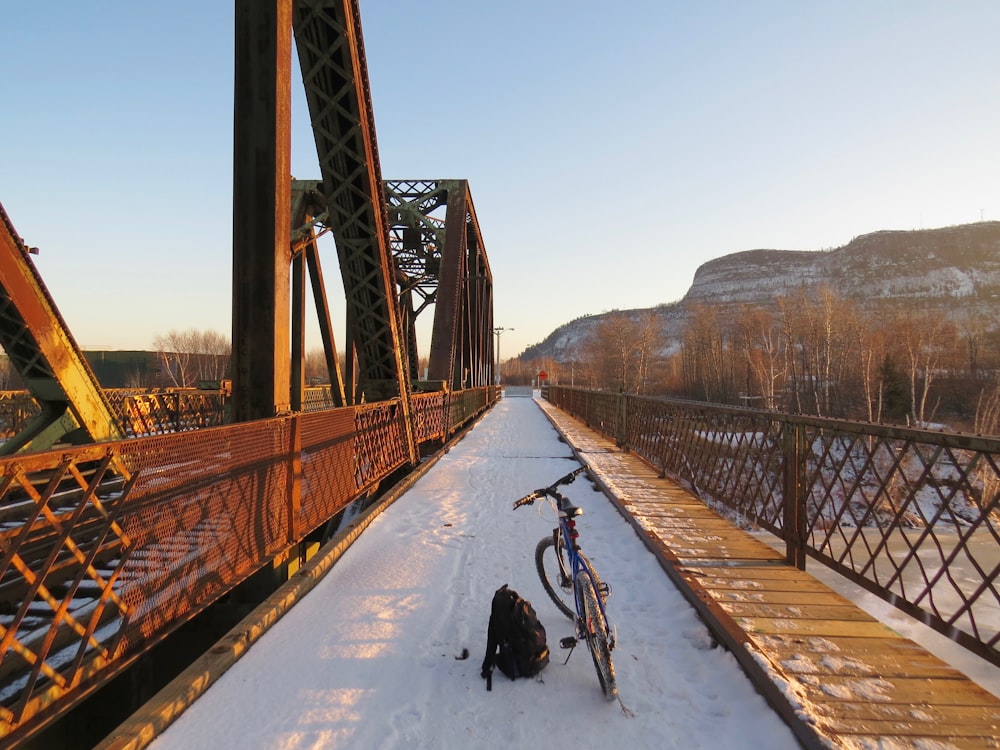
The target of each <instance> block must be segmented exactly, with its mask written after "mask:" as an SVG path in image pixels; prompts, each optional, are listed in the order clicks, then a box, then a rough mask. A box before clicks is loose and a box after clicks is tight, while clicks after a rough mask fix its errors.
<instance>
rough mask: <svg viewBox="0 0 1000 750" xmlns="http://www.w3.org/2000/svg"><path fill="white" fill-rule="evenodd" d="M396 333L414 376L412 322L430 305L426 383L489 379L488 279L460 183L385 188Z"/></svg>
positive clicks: (473, 383)
mask: <svg viewBox="0 0 1000 750" xmlns="http://www.w3.org/2000/svg"><path fill="white" fill-rule="evenodd" d="M385 193H386V201H387V204H388V215H389V227H390V243H391V247H392V256H393V260H394V265H395V271H396V283H397V286H398V289H399V300H400V309H401V310H402V315H403V319H404V326H403V333H404V337H405V341H406V348H407V351H409V352H410V363H411V370H410V374H411V377H413V378H416V377H417V372H416V369H415V359H416V351H417V347H416V328H415V326H416V320H417V318H418V317H419V316H420V314H421V313H423V312H424V311H425V310H426V309H428V307H429V306H430V305H434V310H435V314H434V323H433V329H432V338H431V355H430V363H429V366H428V379H429V380H431V381H441V382H444V383H445V384H446V385H447V386H448V387H449V388H456V389H460V388H462V387H463V386H467V387H479V386H484V385H488V384H489V383H490V382H492V377H493V367H492V362H493V338H492V334H491V332H492V330H493V275H492V273H491V271H490V266H489V260H488V259H487V257H486V251H485V248H484V246H483V240H482V233H481V232H480V230H479V222H478V220H477V219H476V212H475V209H474V208H473V204H472V193H471V192H470V190H469V184H468V182H467V181H466V180H390V181H387V182H386V183H385Z"/></svg>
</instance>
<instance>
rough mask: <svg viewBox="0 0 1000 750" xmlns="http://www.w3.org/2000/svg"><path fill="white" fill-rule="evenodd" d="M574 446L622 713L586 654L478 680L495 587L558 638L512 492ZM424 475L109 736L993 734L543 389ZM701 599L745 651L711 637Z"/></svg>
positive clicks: (867, 622) (690, 738) (185, 740)
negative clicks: (525, 677) (529, 604)
mask: <svg viewBox="0 0 1000 750" xmlns="http://www.w3.org/2000/svg"><path fill="white" fill-rule="evenodd" d="M536 406H537V408H536ZM546 418H547V419H546ZM553 426H554V427H555V428H556V429H555V430H553V429H552V427H553ZM557 431H558V432H557ZM574 457H575V458H576V459H577V460H579V461H581V462H583V463H585V464H586V465H587V466H588V467H589V468H590V470H591V473H592V476H593V477H594V478H595V479H596V480H597V486H595V487H593V488H592V487H591V486H590V485H589V484H587V483H585V482H583V481H581V482H579V483H578V484H574V485H573V486H571V487H570V488H567V490H568V491H569V492H570V495H571V497H572V498H573V500H574V502H575V503H576V504H578V505H580V506H581V507H583V508H584V510H585V515H584V517H583V518H582V519H581V523H584V522H586V523H585V524H584V526H583V527H582V529H583V539H584V540H585V548H586V549H587V551H588V553H590V556H591V558H592V559H593V560H594V561H595V564H596V565H598V567H599V570H600V571H601V574H602V577H604V578H605V579H606V580H608V581H609V582H610V583H611V586H612V595H611V597H610V598H609V602H608V604H609V607H610V611H611V614H612V617H613V619H615V621H616V624H617V626H618V633H619V646H618V648H617V649H616V651H615V652H614V656H615V659H616V667H617V670H618V681H619V687H620V690H621V696H622V701H623V704H624V708H627V709H628V711H627V713H626V712H625V711H623V710H621V709H620V707H619V706H618V705H616V704H607V703H606V702H605V701H604V699H603V696H601V694H600V690H599V687H598V685H597V681H596V679H595V676H594V674H593V671H592V669H591V667H590V664H589V660H588V659H587V654H586V653H583V654H579V653H577V654H576V655H575V656H574V657H572V659H571V660H570V661H569V662H568V663H567V664H563V663H562V659H560V658H558V652H557V657H556V658H554V659H553V661H552V663H551V664H550V666H549V667H548V668H547V669H546V671H545V672H544V673H543V676H542V683H541V684H528V685H522V684H520V683H516V684H511V683H506V682H503V683H502V685H497V686H496V688H495V690H494V692H493V693H487V692H486V691H485V688H484V685H483V681H482V680H481V679H480V677H479V674H478V671H479V663H480V660H481V658H482V657H481V652H482V650H483V646H484V643H485V630H486V621H487V619H488V613H489V601H490V597H491V595H492V591H493V588H495V587H497V586H499V585H500V584H502V583H510V584H511V585H513V586H516V588H517V589H518V590H519V591H522V593H524V594H525V595H527V596H529V597H530V598H531V599H532V600H533V601H534V603H535V605H536V609H537V610H538V612H539V614H540V616H541V617H542V620H543V623H544V624H545V625H546V627H547V629H548V632H549V634H550V638H549V640H550V643H554V642H555V641H556V640H557V639H558V638H559V637H560V636H561V635H562V634H563V633H562V630H561V628H563V629H564V628H566V627H568V624H567V621H565V620H563V619H562V618H561V616H560V615H559V614H558V613H557V611H556V610H555V608H554V607H552V606H551V605H550V603H549V602H548V600H547V599H546V597H545V595H544V593H543V592H542V589H541V587H540V584H538V581H537V578H536V576H535V573H534V565H533V555H532V550H533V548H534V543H535V542H536V541H537V538H538V537H539V536H540V535H544V533H545V531H546V529H547V528H548V526H547V522H540V521H539V519H537V518H535V517H534V515H533V514H531V513H519V514H514V513H512V512H511V508H510V506H511V500H512V499H514V498H516V497H519V496H521V495H523V494H524V493H525V492H527V491H530V489H533V488H534V487H535V486H537V485H542V484H546V483H548V482H549V481H551V479H553V478H554V476H555V475H561V474H562V473H563V472H564V471H565V468H566V466H567V465H570V466H572V465H576V464H575V462H573V463H568V462H567V461H568V460H571V459H573V458H574ZM421 473H422V474H423V476H422V477H421V478H419V479H418V480H417V481H416V482H415V483H407V485H406V487H407V489H406V490H405V494H403V495H402V496H401V497H398V496H394V497H393V498H392V499H391V501H392V502H394V503H395V504H394V505H392V507H391V508H389V509H388V510H387V511H386V515H385V516H384V517H382V518H379V519H378V520H377V521H376V522H377V523H379V524H384V526H382V527H381V528H380V530H379V532H378V533H377V536H378V539H379V540H380V541H381V543H375V542H374V539H373V540H372V543H370V544H369V543H365V544H359V545H357V547H356V548H348V546H349V544H350V541H351V540H352V539H353V538H355V536H356V535H355V534H354V532H345V534H344V535H343V541H342V542H340V543H339V544H334V545H331V547H330V548H328V549H327V550H325V551H323V552H322V553H321V554H320V555H319V556H318V558H317V559H316V561H315V562H313V563H310V564H309V565H308V566H307V568H306V570H304V571H303V573H304V574H306V573H307V575H303V576H302V577H297V578H296V579H293V581H291V582H289V584H286V586H285V587H284V588H283V589H282V590H281V591H279V592H277V593H276V595H275V596H273V597H272V598H271V599H269V600H268V601H267V602H265V603H264V604H263V605H262V606H261V607H259V608H258V609H257V610H256V611H255V612H253V613H252V614H251V615H250V616H249V617H247V618H246V619H245V620H244V621H243V622H241V623H240V624H239V625H238V626H237V627H236V628H234V629H233V630H232V631H231V632H230V633H229V634H228V635H227V636H226V637H225V638H223V639H222V640H221V641H220V642H219V643H218V644H217V646H216V647H215V648H213V649H212V650H211V651H210V652H209V653H207V654H206V655H205V656H204V657H203V658H202V659H201V660H199V661H198V662H196V663H195V664H194V665H193V666H192V667H191V668H190V669H188V670H187V671H186V672H185V673H183V674H182V675H181V676H180V677H179V678H178V679H177V680H175V681H174V682H173V683H172V684H171V685H169V686H168V687H167V688H165V689H164V690H163V691H162V692H161V693H160V694H158V695H157V696H156V697H155V698H154V699H153V700H152V701H150V702H149V703H148V704H147V705H146V706H144V707H143V708H142V709H141V710H140V711H139V712H137V713H136V714H135V715H133V716H132V717H131V718H130V720H129V721H127V722H125V723H123V724H122V725H121V726H119V727H118V729H117V730H116V731H115V732H113V733H112V734H111V735H110V736H109V737H107V738H106V740H105V741H104V742H103V743H101V744H100V745H99V748H101V750H112V749H114V750H123V749H124V748H139V747H143V746H145V745H146V743H147V742H149V741H150V740H152V739H153V738H158V739H157V740H156V742H155V745H154V746H155V747H156V748H157V749H158V750H170V749H171V748H178V749H180V748H187V747H191V746H220V745H221V746H226V745H230V746H240V747H251V746H267V747H279V746H280V747H289V746H295V747H299V746H310V747H312V746H331V747H332V746H340V745H341V744H351V745H357V746H366V747H367V746H402V745H409V746H439V747H451V746H459V745H462V746H467V745H470V744H471V745H472V746H476V747H518V746H522V745H523V744H524V743H525V738H526V737H529V736H530V737H534V738H535V739H536V740H537V739H538V738H539V737H547V736H549V735H550V734H551V730H549V729H547V728H546V727H547V726H550V725H551V722H552V721H553V717H558V722H557V723H558V736H559V738H560V739H561V740H562V741H563V742H564V743H566V744H575V743H580V744H583V745H587V746H600V745H602V744H605V743H612V742H617V743H619V744H621V743H624V744H625V745H627V746H629V747H642V748H645V747H650V748H653V747H656V748H660V747H666V746H671V745H672V744H674V743H676V742H677V741H678V740H679V738H683V740H684V741H685V742H687V743H691V746H713V747H768V748H781V747H793V746H796V745H800V746H803V747H810V748H820V747H831V746H832V747H887V746H894V747H914V746H927V747H955V748H973V747H977V748H978V747H996V744H997V736H998V730H1000V698H998V697H997V696H996V695H993V694H991V693H990V692H988V691H987V690H985V689H983V688H982V687H980V686H979V685H977V684H975V683H974V682H972V681H971V680H969V679H968V678H967V677H966V676H965V675H963V674H961V673H960V672H958V671H957V670H955V669H954V668H952V667H951V666H949V665H948V664H946V663H945V662H943V661H941V660H940V659H938V658H936V657H934V656H932V655H931V654H929V653H928V652H926V651H925V650H924V649H923V648H921V647H920V646H918V645H917V644H916V643H914V642H913V641H910V640H907V639H906V638H903V637H902V636H900V635H898V634H897V633H895V632H894V631H893V630H892V629H891V628H889V627H887V626H886V625H884V624H882V623H880V622H879V621H877V620H875V619H874V618H872V617H871V616H869V615H867V614H866V613H864V612H863V611H861V610H860V609H859V608H857V607H856V606H855V605H853V604H852V603H851V602H849V601H848V600H846V599H844V598H843V597H841V596H839V595H838V594H836V593H834V592H833V591H832V590H830V589H828V588H827V587H825V586H824V585H822V584H821V583H820V582H819V581H818V580H816V579H815V578H813V577H812V576H811V575H809V574H808V573H805V572H803V571H800V570H798V569H796V568H795V567H793V566H791V565H789V564H788V563H787V561H786V559H785V556H784V554H782V553H780V552H778V551H776V550H775V549H774V547H772V546H770V545H768V544H765V543H763V542H762V541H760V540H759V538H757V537H756V536H754V535H751V534H749V533H747V532H746V531H744V530H742V529H740V528H738V527H737V526H735V525H734V524H732V523H731V522H729V521H726V520H724V519H723V518H722V517H720V516H719V515H718V514H716V513H715V512H713V511H712V510H710V509H709V508H707V507H706V506H705V504H704V503H703V502H701V501H699V500H698V499H696V498H695V497H693V496H692V495H691V494H690V493H689V492H687V491H685V490H684V489H682V488H681V487H680V486H679V485H678V484H677V483H676V482H674V481H672V480H668V479H664V478H663V477H661V476H659V475H658V472H655V471H652V470H650V469H649V467H648V465H647V464H644V463H643V462H641V461H640V460H639V459H638V458H637V457H636V456H635V455H633V454H630V453H628V452H627V451H622V450H621V449H620V448H619V447H617V446H616V445H615V443H614V442H613V441H611V440H609V439H608V438H607V437H604V436H602V435H600V434H599V433H597V432H595V431H593V430H591V429H589V428H588V427H586V426H585V425H584V424H582V423H581V422H580V421H578V420H576V419H575V418H573V417H571V416H569V415H567V414H566V413H565V412H563V411H561V410H559V409H557V408H555V407H554V406H552V405H551V404H550V403H548V402H546V401H544V400H538V401H532V400H530V399H526V398H510V397H508V398H506V399H503V400H502V401H501V402H499V403H498V405H497V406H496V407H494V408H493V409H492V410H491V411H490V412H489V413H488V414H486V415H485V416H484V417H483V418H482V420H481V421H480V422H478V423H477V426H476V427H475V428H474V429H473V430H472V432H471V433H470V434H468V435H467V436H466V437H465V438H464V439H463V440H462V441H461V442H460V443H459V444H458V445H456V446H454V447H453V448H452V449H451V451H450V452H449V454H448V455H447V456H444V457H442V458H441V459H440V461H438V462H436V463H433V464H432V465H431V466H429V467H427V468H426V469H425V471H423V472H421ZM597 487H599V488H600V489H602V490H603V492H604V495H601V494H598V493H595V492H593V491H591V490H592V489H597ZM605 495H606V497H605ZM388 502H389V501H387V503H386V504H385V506H384V507H388ZM378 512H381V511H380V510H378V509H373V510H372V511H371V513H370V515H369V517H367V518H365V519H364V521H363V522H364V524H367V523H370V522H371V519H372V518H374V516H375V514H376V513H378ZM359 520H361V519H359ZM630 525H631V529H630ZM633 532H634V533H633ZM366 541H367V539H366ZM643 558H645V561H644V562H643ZM657 563H659V564H658V565H657ZM664 573H665V574H666V575H664ZM684 599H686V600H687V604H686V605H685V604H684V601H683V600H684ZM292 602H296V603H295V604H294V606H290V605H291V604H292ZM678 610H683V611H684V612H686V613H687V614H686V615H683V616H682V617H680V619H678V612H677V611H678ZM696 615H697V617H700V618H701V619H702V622H703V623H704V624H705V625H707V628H708V630H709V631H710V632H711V634H712V635H711V637H712V638H714V639H715V641H716V642H717V643H720V644H722V645H724V646H725V649H727V650H728V651H729V652H730V653H732V654H733V655H734V656H735V657H736V659H735V661H733V660H729V659H726V658H724V655H725V650H724V649H721V648H720V649H714V650H713V649H711V648H708V650H707V652H706V651H705V648H706V646H705V645H704V643H701V642H699V638H698V637H697V636H696V635H694V633H695V632H696V631H697V625H696V624H695V623H696ZM699 650H700V651H701V654H699V656H698V658H704V660H705V663H704V664H701V663H700V662H699V663H698V666H695V667H693V666H692V664H693V662H692V661H691V659H692V657H691V656H690V654H691V653H697V652H698V651H699ZM466 657H467V658H466ZM737 663H738V665H739V667H742V670H743V673H741V672H740V670H739V668H738V666H737ZM703 670H707V671H708V672H709V673H708V674H697V673H698V672H700V671H703ZM701 680H704V683H701V682H700V681H701ZM755 689H756V691H757V692H754V690H755ZM709 695H710V696H711V697H708V696H709ZM762 696H763V698H762ZM765 700H766V702H767V703H768V704H770V706H771V709H772V710H773V712H769V711H767V710H766V709H765V707H764V701H765ZM188 706H192V707H191V708H188ZM512 714H516V716H517V721H511V719H510V717H511V715H512ZM782 720H783V721H782Z"/></svg>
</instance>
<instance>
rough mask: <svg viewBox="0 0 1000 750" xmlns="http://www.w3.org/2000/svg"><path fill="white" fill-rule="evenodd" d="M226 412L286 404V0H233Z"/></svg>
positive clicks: (263, 414)
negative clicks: (229, 400) (229, 387)
mask: <svg viewBox="0 0 1000 750" xmlns="http://www.w3.org/2000/svg"><path fill="white" fill-rule="evenodd" d="M235 63H236V65H235V67H236V70H235V93H234V107H233V110H234V123H233V359H232V361H233V420H234V421H237V422H243V421H248V420H253V419H265V418H268V417H272V416H274V415H275V414H277V413H282V412H286V411H288V409H289V386H290V377H291V375H290V362H289V359H290V333H289V327H290V323H289V265H290V261H291V258H290V253H291V246H290V242H291V230H290V227H289V216H290V213H291V183H290V180H291V172H290V170H291V164H290V160H291V127H290V120H291V69H292V0H237V1H236V61H235Z"/></svg>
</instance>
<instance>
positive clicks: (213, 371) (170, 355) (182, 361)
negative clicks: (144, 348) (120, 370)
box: [153, 328, 232, 388]
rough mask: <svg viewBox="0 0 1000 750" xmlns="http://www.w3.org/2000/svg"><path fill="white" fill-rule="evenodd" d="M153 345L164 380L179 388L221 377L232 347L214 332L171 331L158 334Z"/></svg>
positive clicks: (192, 329)
mask: <svg viewBox="0 0 1000 750" xmlns="http://www.w3.org/2000/svg"><path fill="white" fill-rule="evenodd" d="M153 347H154V349H155V350H156V353H157V361H158V362H159V365H160V372H161V373H162V375H163V377H164V379H165V380H167V381H168V382H169V383H171V384H172V385H174V386H175V387H177V388H187V387H190V386H192V385H194V384H195V383H196V382H197V381H199V380H206V381H215V380H221V379H222V378H223V377H225V374H226V372H227V371H228V370H229V359H230V357H231V354H232V346H231V344H230V343H229V339H227V338H226V337H225V336H223V335H222V334H220V333H216V332H215V331H198V330H195V329H194V328H190V329H188V330H187V331H176V330H172V331H170V332H169V333H167V334H166V335H165V336H156V337H155V338H154V339H153Z"/></svg>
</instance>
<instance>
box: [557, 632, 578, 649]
mask: <svg viewBox="0 0 1000 750" xmlns="http://www.w3.org/2000/svg"><path fill="white" fill-rule="evenodd" d="M576 643H577V640H576V638H574V637H573V636H571V635H568V636H566V637H565V638H560V639H559V648H576Z"/></svg>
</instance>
